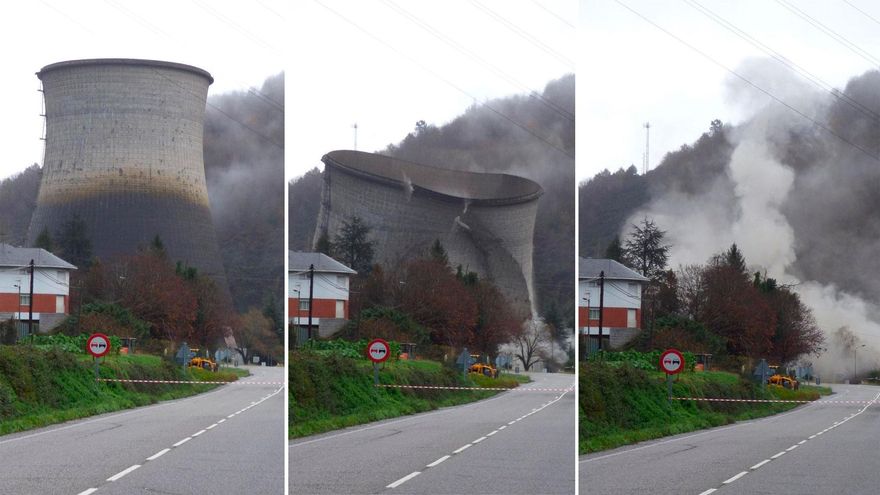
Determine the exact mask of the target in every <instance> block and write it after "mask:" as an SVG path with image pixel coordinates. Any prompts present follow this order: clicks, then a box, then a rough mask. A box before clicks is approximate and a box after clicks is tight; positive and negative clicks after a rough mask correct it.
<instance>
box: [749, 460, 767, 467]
mask: <svg viewBox="0 0 880 495" xmlns="http://www.w3.org/2000/svg"><path fill="white" fill-rule="evenodd" d="M768 462H770V459H764V460H763V461H761V462H759V463H757V464H755V465H754V466H752V467H750V468H749V469H758V468H759V467H761V466H763V465H764V464H767V463H768Z"/></svg>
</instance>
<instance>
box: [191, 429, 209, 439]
mask: <svg viewBox="0 0 880 495" xmlns="http://www.w3.org/2000/svg"><path fill="white" fill-rule="evenodd" d="M206 431H208V430H199V431H197V432H195V433H193V435H192V436H194V437H197V436H199V435H201V434H202V433H204V432H206Z"/></svg>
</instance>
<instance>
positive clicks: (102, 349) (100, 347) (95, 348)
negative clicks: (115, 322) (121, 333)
mask: <svg viewBox="0 0 880 495" xmlns="http://www.w3.org/2000/svg"><path fill="white" fill-rule="evenodd" d="M86 350H87V351H89V354H91V355H92V356H95V357H96V358H99V357H101V356H103V355H105V354H107V353H108V352H110V337H108V336H106V335H104V334H103V333H93V334H92V335H91V337H89V340H87V341H86Z"/></svg>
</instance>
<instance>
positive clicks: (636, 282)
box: [578, 258, 648, 351]
mask: <svg viewBox="0 0 880 495" xmlns="http://www.w3.org/2000/svg"><path fill="white" fill-rule="evenodd" d="M603 274H604V286H605V287H604V291H601V292H604V297H603V304H602V307H603V310H602V332H601V333H602V347H603V349H609V348H618V347H620V346H622V345H624V344H626V343H627V342H629V341H630V340H632V339H633V338H635V336H636V335H638V333H639V331H640V330H641V321H642V289H643V288H644V287H645V285H647V283H648V279H647V278H645V277H643V276H642V275H641V274H639V273H638V272H635V271H633V270H630V269H629V268H627V267H625V266H623V265H622V264H620V263H618V262H616V261H614V260H609V259H593V258H580V259H579V263H578V328H579V330H580V333H581V335H587V336H588V337H587V342H588V350H589V351H592V350H595V349H596V348H597V347H598V345H599V299H600V289H601V287H600V285H601V278H602V277H601V275H603Z"/></svg>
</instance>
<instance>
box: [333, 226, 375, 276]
mask: <svg viewBox="0 0 880 495" xmlns="http://www.w3.org/2000/svg"><path fill="white" fill-rule="evenodd" d="M369 235H370V226H369V225H367V224H366V223H364V221H363V220H361V219H360V217H357V216H355V217H352V218H351V219H350V220H349V221H347V222H344V223H343V224H342V228H341V229H340V230H339V233H338V234H336V238H335V239H333V251H334V253H335V254H336V257H337V258H338V259H340V260H341V261H342V262H343V263H345V264H346V265H348V266H349V267H351V268H352V269H353V270H355V271H356V272H358V273H360V274H366V273H370V269H371V268H372V264H373V254H374V251H373V244H374V242H373V241H371V240H369Z"/></svg>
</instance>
